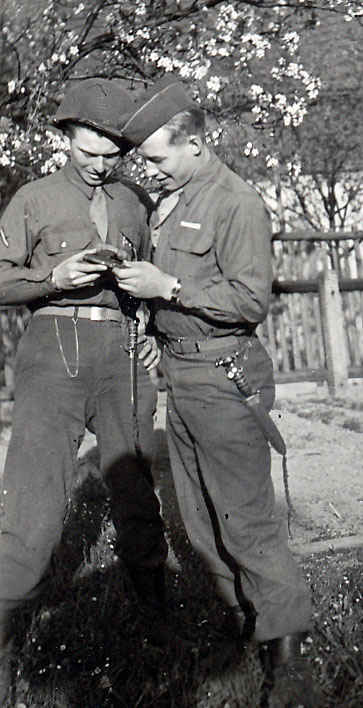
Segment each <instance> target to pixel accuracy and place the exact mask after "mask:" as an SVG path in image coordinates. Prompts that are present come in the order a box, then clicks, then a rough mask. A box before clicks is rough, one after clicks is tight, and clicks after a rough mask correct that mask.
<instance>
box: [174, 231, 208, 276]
mask: <svg viewBox="0 0 363 708" xmlns="http://www.w3.org/2000/svg"><path fill="white" fill-rule="evenodd" d="M169 244H170V248H171V251H172V253H173V254H174V259H175V268H176V275H179V276H191V277H195V276H200V277H203V275H204V274H205V272H210V271H211V269H213V268H212V266H213V265H215V254H214V245H213V244H214V238H213V234H212V233H211V232H208V231H204V230H202V229H200V230H199V229H198V228H192V227H189V226H188V227H187V226H179V228H178V229H177V230H176V231H175V232H174V233H173V234H172V235H171V236H170V238H169Z"/></svg>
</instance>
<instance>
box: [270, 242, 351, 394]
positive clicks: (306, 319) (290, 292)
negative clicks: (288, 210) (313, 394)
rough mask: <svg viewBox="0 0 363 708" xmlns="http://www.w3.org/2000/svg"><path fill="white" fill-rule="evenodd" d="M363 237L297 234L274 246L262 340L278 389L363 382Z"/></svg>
mask: <svg viewBox="0 0 363 708" xmlns="http://www.w3.org/2000/svg"><path fill="white" fill-rule="evenodd" d="M362 241H363V232H351V233H348V232H328V233H327V232H321V233H320V232H315V231H310V232H309V231H293V232H291V233H285V234H283V235H276V236H275V237H274V239H273V260H274V267H275V280H274V283H273V296H272V303H271V308H270V312H269V315H268V317H267V319H266V321H265V322H264V323H263V325H261V326H260V327H259V334H260V336H261V338H262V340H263V341H264V343H265V345H266V347H267V348H268V350H269V352H270V354H271V357H272V359H273V362H274V368H275V374H276V380H277V382H281V383H283V382H293V381H327V383H328V385H329V388H330V389H331V391H333V390H334V389H335V388H336V387H337V386H342V385H344V384H345V383H346V380H347V378H348V377H363V326H362V314H363V308H362V305H363V246H362Z"/></svg>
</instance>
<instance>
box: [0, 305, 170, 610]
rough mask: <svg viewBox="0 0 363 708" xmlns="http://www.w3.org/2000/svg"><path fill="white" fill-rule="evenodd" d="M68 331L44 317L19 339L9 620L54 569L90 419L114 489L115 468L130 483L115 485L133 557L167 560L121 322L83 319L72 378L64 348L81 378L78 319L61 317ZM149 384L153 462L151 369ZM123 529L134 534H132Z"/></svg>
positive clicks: (3, 570) (1, 540)
mask: <svg viewBox="0 0 363 708" xmlns="http://www.w3.org/2000/svg"><path fill="white" fill-rule="evenodd" d="M58 328H59V335H60V338H59V337H57V336H56V328H55V322H54V318H51V317H37V318H34V319H33V321H32V322H31V323H30V325H29V327H28V329H27V331H26V332H25V334H24V336H23V338H22V340H21V342H20V343H19V348H18V355H17V367H16V390H15V404H14V412H13V424H12V436H11V440H10V444H9V449H8V455H7V459H6V464H5V469H4V475H3V480H2V488H1V506H0V529H1V533H0V614H1V612H2V611H5V610H7V609H11V608H12V607H14V606H16V605H17V604H19V602H21V601H22V600H23V599H25V598H26V597H27V595H28V594H29V593H30V592H31V591H33V589H34V588H35V587H36V586H37V584H38V583H39V581H40V580H41V577H42V575H43V573H44V572H45V570H46V569H47V567H48V565H49V561H50V558H51V554H52V552H53V550H54V548H55V547H56V545H57V544H58V542H59V540H60V537H61V534H62V530H63V522H64V517H65V512H66V508H67V505H68V503H69V500H70V495H71V490H72V485H73V483H74V477H75V469H76V465H77V453H78V448H79V443H80V440H81V439H82V436H83V433H84V430H85V424H86V421H87V417H88V416H89V415H90V414H91V415H92V416H93V417H94V418H95V425H96V431H97V436H98V442H99V447H100V452H101V459H102V470H103V473H104V476H105V479H106V483H107V482H109V481H110V480H109V479H108V474H109V471H110V468H111V467H112V469H113V478H116V477H117V475H118V476H119V477H120V478H122V477H124V479H125V480H126V481H125V482H123V483H122V484H119V485H117V484H116V483H115V482H113V483H112V480H111V484H110V488H111V492H112V493H113V494H114V495H115V496H116V495H118V497H117V498H113V500H112V511H113V513H114V515H115V517H116V522H115V526H116V529H117V530H118V531H119V533H120V536H121V541H120V544H121V547H122V550H123V551H124V555H125V556H126V557H128V556H129V557H130V558H132V562H133V563H134V564H138V563H139V564H140V565H143V564H145V557H146V558H149V556H150V557H152V559H153V560H152V561H151V562H152V563H155V564H158V563H160V562H162V561H163V560H164V558H165V555H166V543H165V540H164V535H163V525H162V521H161V519H160V514H159V503H158V500H157V498H156V496H155V494H154V491H153V488H152V481H151V478H150V476H149V473H148V466H147V464H146V463H145V465H146V466H145V465H144V464H138V463H136V462H135V453H134V448H133V440H132V434H131V423H130V421H131V418H132V416H131V412H130V399H129V360H128V355H127V353H126V352H125V349H124V338H123V337H122V332H121V329H120V328H119V326H118V325H117V323H111V322H105V323H104V322H100V323H99V322H96V323H93V322H89V321H86V320H80V321H79V322H78V323H77V336H78V343H79V371H78V374H77V376H75V377H74V378H71V377H70V376H69V374H68V373H67V371H66V367H65V363H64V360H63V357H62V353H61V350H60V342H61V345H62V349H63V354H64V356H65V358H66V360H67V365H68V367H69V370H70V371H71V372H73V373H74V372H76V369H77V356H76V351H77V347H76V338H75V330H74V326H73V322H72V320H71V318H68V317H60V318H58ZM140 379H141V382H142V383H143V384H145V388H144V390H142V391H141V392H140V412H141V415H142V417H143V420H144V422H147V425H146V427H145V431H144V430H143V427H142V423H141V421H140V427H141V428H142V432H141V439H142V445H143V449H144V451H145V457H146V459H147V460H149V459H150V458H151V454H152V450H151V442H152V440H151V437H152V412H153V409H154V406H155V397H156V395H155V391H153V389H152V387H151V385H150V386H147V382H146V379H143V376H142V373H141V374H140ZM140 388H141V387H140ZM131 468H132V473H131V472H130V470H131ZM145 469H146V472H145ZM116 471H117V474H116ZM117 509H121V512H119V513H118V512H117ZM123 526H124V527H125V528H126V529H128V530H127V532H125V534H124V537H123V536H122V527H123ZM130 527H131V528H132V532H133V534H136V536H137V539H138V540H137V543H134V541H133V539H132V535H131V533H130ZM128 543H129V544H130V545H129V547H127V544H128Z"/></svg>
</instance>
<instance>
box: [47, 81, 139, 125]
mask: <svg viewBox="0 0 363 708" xmlns="http://www.w3.org/2000/svg"><path fill="white" fill-rule="evenodd" d="M134 110H135V103H134V101H133V100H132V98H131V96H130V95H129V93H128V92H127V91H126V90H125V89H124V88H123V87H122V86H120V84H119V83H118V81H112V80H110V79H86V80H85V81H82V82H80V83H78V84H76V85H74V86H72V88H71V89H70V90H69V91H67V92H66V94H65V96H64V98H63V101H62V103H61V104H60V106H59V108H58V110H57V112H56V114H55V116H54V118H53V119H52V124H53V125H54V126H56V127H57V128H61V129H62V127H64V124H66V123H67V122H73V123H81V124H82V125H85V126H87V127H89V128H94V129H95V130H99V131H101V132H102V133H105V135H109V136H110V137H112V138H120V137H122V135H121V129H122V128H123V125H124V123H125V120H126V118H127V116H129V115H130V113H131V112H132V111H134Z"/></svg>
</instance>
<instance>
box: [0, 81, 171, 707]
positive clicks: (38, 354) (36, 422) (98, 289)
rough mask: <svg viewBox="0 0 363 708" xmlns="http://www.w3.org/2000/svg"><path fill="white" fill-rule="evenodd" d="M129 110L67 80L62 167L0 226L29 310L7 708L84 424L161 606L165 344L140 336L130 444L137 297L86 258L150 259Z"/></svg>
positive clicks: (4, 529)
mask: <svg viewBox="0 0 363 708" xmlns="http://www.w3.org/2000/svg"><path fill="white" fill-rule="evenodd" d="M132 109H133V102H132V100H131V98H130V96H129V94H128V93H127V92H126V91H125V90H124V89H123V88H122V87H120V86H119V84H118V83H117V82H115V81H109V80H106V79H89V80H86V81H84V82H82V83H81V84H77V85H75V86H74V87H72V88H71V89H70V90H69V92H67V93H66V95H65V97H64V100H63V101H62V103H61V105H60V107H59V109H58V111H57V113H56V115H55V117H54V120H53V124H54V125H55V126H57V127H59V128H61V129H62V131H64V133H65V134H66V135H67V136H68V137H69V144H70V148H69V152H70V157H69V160H68V162H67V163H66V165H65V166H64V167H63V168H62V169H60V170H58V171H56V172H55V173H53V174H51V175H50V176H47V177H44V178H42V179H39V180H35V181H34V182H31V183H29V184H26V185H25V186H23V187H21V189H20V190H19V191H18V192H17V193H16V194H15V196H14V197H13V199H12V201H11V203H10V204H9V206H8V208H7V209H6V211H5V213H4V214H3V215H2V218H1V222H0V227H1V235H2V238H1V241H0V304H1V305H2V306H4V305H5V306H6V305H26V306H27V307H28V308H29V310H30V311H31V313H32V317H31V319H30V323H29V325H28V327H27V330H26V332H25V334H24V336H23V338H22V340H21V342H20V344H19V349H18V355H17V365H16V390H15V405H14V412H13V420H12V437H11V440H10V444H9V449H8V455H7V460H6V464H5V470H4V476H3V480H2V485H3V486H2V489H3V494H2V498H1V516H0V528H1V535H0V703H1V705H3V701H4V700H5V695H6V692H7V689H8V684H9V670H8V665H9V654H10V646H11V643H10V640H11V627H10V622H9V620H10V618H11V614H12V613H11V611H12V610H13V608H14V607H16V606H17V605H18V604H19V603H21V602H22V601H23V600H24V599H26V598H27V597H28V595H29V594H30V593H32V594H33V593H34V591H35V590H36V588H37V586H38V584H39V583H40V581H41V580H42V578H43V576H44V575H45V574H46V571H47V570H48V568H49V564H50V559H51V555H52V552H53V550H54V548H55V547H56V546H57V544H58V542H59V539H60V535H61V533H62V525H63V519H64V516H65V510H66V505H67V503H68V499H69V497H70V494H71V491H72V484H73V482H74V479H75V463H76V460H77V451H78V447H79V443H80V441H81V440H82V438H83V435H84V432H85V428H86V427H88V428H89V429H90V430H91V431H92V432H94V433H95V434H96V436H97V441H98V446H99V450H100V460H101V472H102V475H103V479H104V481H105V483H106V485H108V487H109V489H110V493H111V513H112V519H113V522H114V525H115V528H116V534H117V545H116V553H117V554H118V556H119V557H120V558H121V559H122V562H123V564H124V565H125V566H126V568H127V569H128V571H129V575H130V576H131V580H132V581H133V583H134V587H135V589H136V593H138V594H139V597H140V599H141V601H142V602H145V603H146V604H148V606H149V607H151V608H152V609H154V608H155V609H156V610H158V609H160V602H161V595H162V589H163V567H164V561H165V557H166V553H167V544H166V542H165V538H164V529H163V523H162V520H161V516H160V513H159V502H158V499H157V496H156V495H155V493H154V488H153V482H152V476H151V472H150V465H151V458H152V435H153V428H152V426H153V421H152V416H153V412H154V410H155V403H156V401H155V398H156V389H155V385H154V383H153V381H152V379H151V377H150V370H151V368H152V367H153V366H155V365H156V364H157V361H158V350H157V347H156V345H155V342H154V341H153V339H152V338H150V337H146V335H145V334H143V333H142V332H141V334H140V344H139V349H140V352H139V360H140V361H139V371H138V380H139V389H138V410H139V441H138V442H139V447H138V449H137V450H136V449H135V440H134V432H133V425H132V420H133V416H132V409H131V403H130V371H129V368H130V363H129V355H128V351H127V347H128V341H127V320H128V315H129V314H130V303H132V302H133V303H135V301H132V300H131V298H130V297H129V296H127V295H125V294H124V295H122V293H121V291H120V290H119V288H118V287H117V284H116V282H115V279H114V278H113V276H112V272H111V270H110V268H108V267H107V265H105V264H97V263H93V262H90V260H94V259H95V258H94V257H95V256H96V260H97V257H98V255H99V250H100V249H103V250H104V249H105V247H107V249H108V250H109V251H111V252H112V253H114V254H116V256H118V255H125V252H126V253H132V254H134V255H136V254H137V255H138V257H141V258H148V257H149V251H150V234H149V227H148V213H149V207H150V200H149V198H148V197H147V195H146V194H145V193H143V191H142V190H140V189H139V188H137V187H136V185H133V184H132V183H130V182H129V181H128V180H124V179H120V178H119V177H117V176H116V169H117V168H118V166H119V165H120V160H121V158H122V156H123V154H124V153H125V152H126V150H127V149H128V148H129V145H128V144H127V143H126V142H125V140H124V139H122V138H121V137H120V130H121V127H122V125H123V123H124V122H125V119H126V117H127V115H129V113H130V110H132ZM125 249H126V251H125ZM89 259H90V260H89ZM120 294H121V297H120ZM141 340H144V341H141ZM130 587H131V584H130Z"/></svg>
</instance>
